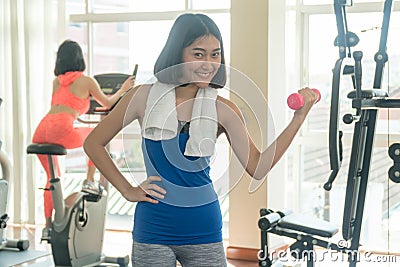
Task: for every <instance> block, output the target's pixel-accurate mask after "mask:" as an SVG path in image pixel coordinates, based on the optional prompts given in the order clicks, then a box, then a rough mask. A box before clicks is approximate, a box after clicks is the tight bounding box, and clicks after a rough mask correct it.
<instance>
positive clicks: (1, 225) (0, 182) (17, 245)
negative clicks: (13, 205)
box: [0, 98, 29, 251]
mask: <svg viewBox="0 0 400 267" xmlns="http://www.w3.org/2000/svg"><path fill="white" fill-rule="evenodd" d="M2 102H3V100H2V99H1V98H0V105H1V103H2ZM1 146H2V143H1V141H0V165H1V170H2V174H3V175H2V177H1V179H0V250H2V249H5V248H12V249H18V250H20V251H24V250H27V249H28V248H29V240H11V239H7V238H6V237H5V233H4V229H5V228H6V227H7V221H8V219H9V217H8V214H7V201H8V183H9V181H10V177H11V163H10V160H9V159H8V157H7V155H6V153H5V152H4V151H3V150H1Z"/></svg>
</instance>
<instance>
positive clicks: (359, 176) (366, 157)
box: [258, 0, 400, 267]
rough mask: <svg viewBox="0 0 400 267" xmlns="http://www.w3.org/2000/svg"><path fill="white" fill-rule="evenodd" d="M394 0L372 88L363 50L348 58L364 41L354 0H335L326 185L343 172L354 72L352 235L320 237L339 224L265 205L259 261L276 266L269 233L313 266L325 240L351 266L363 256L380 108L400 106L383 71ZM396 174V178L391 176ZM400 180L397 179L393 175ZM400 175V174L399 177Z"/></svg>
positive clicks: (348, 222) (387, 6)
mask: <svg viewBox="0 0 400 267" xmlns="http://www.w3.org/2000/svg"><path fill="white" fill-rule="evenodd" d="M392 2H393V1H392V0H386V1H385V3H384V10H383V13H384V14H383V22H382V29H381V37H380V43H379V50H378V52H377V53H376V54H375V56H374V60H375V62H376V68H375V76H374V84H373V88H372V89H368V90H366V89H362V86H361V80H362V79H361V78H362V66H361V59H362V56H363V54H362V52H361V51H355V52H354V53H353V58H354V66H353V65H345V66H344V67H343V68H342V63H343V61H344V59H345V58H346V57H351V51H350V48H351V47H353V46H355V45H356V44H357V43H358V40H359V39H358V37H357V36H356V35H355V34H354V33H352V32H349V31H348V30H347V21H346V11H345V8H346V6H348V5H352V1H346V0H334V10H335V16H336V22H337V27H338V36H337V38H336V39H335V45H337V46H338V47H339V59H338V60H337V62H336V64H335V67H334V69H333V80H332V98H331V110H330V123H329V155H330V163H331V170H332V173H331V175H330V177H329V179H328V181H327V182H326V183H325V185H324V189H325V190H327V191H329V190H330V189H331V187H332V183H333V181H334V180H335V178H336V175H337V174H338V172H339V169H340V165H341V161H342V142H341V137H342V135H343V134H342V132H341V131H338V116H339V89H340V88H339V87H340V86H339V85H340V77H341V74H344V75H351V77H352V81H353V86H354V90H353V91H351V92H350V93H349V94H348V95H347V96H348V98H350V99H352V108H354V109H355V110H356V114H355V115H352V114H346V115H345V116H344V117H343V121H344V122H345V123H346V124H350V123H352V122H355V125H354V132H353V141H352V149H351V156H350V164H349V171H348V179H347V187H346V197H345V206H344V215H343V225H342V236H343V239H344V240H346V243H347V244H346V246H343V244H341V245H339V244H332V243H330V242H327V241H325V240H322V239H320V238H319V237H323V238H329V237H331V236H333V234H334V233H335V232H334V226H333V225H331V224H329V223H328V222H326V221H324V220H320V219H316V218H309V217H306V216H304V215H298V214H287V212H273V211H271V210H268V209H261V210H260V216H261V218H260V219H259V222H258V225H259V228H260V229H261V251H260V254H259V256H260V257H259V266H272V259H270V255H269V254H268V253H269V251H268V233H273V234H276V235H280V236H287V237H290V238H293V239H296V240H297V241H296V242H295V243H294V244H292V245H291V246H290V251H291V252H296V253H293V254H292V256H298V257H297V258H301V257H302V256H303V255H306V257H307V266H308V267H311V266H314V258H313V254H312V253H305V254H304V253H303V252H307V251H308V252H312V251H313V248H314V246H319V247H323V248H327V249H330V250H334V251H337V252H342V253H346V254H347V255H348V262H349V266H350V267H354V266H356V264H357V261H359V251H358V249H359V246H360V234H361V226H362V218H363V212H364V205H365V197H366V190H367V184H368V177H369V169H370V165H371V155H372V148H373V141H374V135H375V126H376V119H377V113H378V110H379V109H380V108H386V109H387V108H389V109H390V108H400V99H390V98H388V95H387V92H385V91H383V90H382V89H381V84H382V74H383V71H384V66H385V63H386V62H387V61H388V55H387V53H386V43H387V35H388V29H389V21H390V14H391V12H392ZM391 179H392V178H391ZM392 180H394V179H392ZM394 181H395V180H394Z"/></svg>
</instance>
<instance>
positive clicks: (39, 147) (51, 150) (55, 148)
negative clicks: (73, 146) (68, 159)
mask: <svg viewBox="0 0 400 267" xmlns="http://www.w3.org/2000/svg"><path fill="white" fill-rule="evenodd" d="M26 152H27V153H28V154H42V155H67V150H66V149H65V147H63V146H60V145H56V144H30V145H29V146H28V148H27V149H26Z"/></svg>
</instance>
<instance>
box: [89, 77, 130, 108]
mask: <svg viewBox="0 0 400 267" xmlns="http://www.w3.org/2000/svg"><path fill="white" fill-rule="evenodd" d="M88 78H89V79H88V83H89V86H88V88H89V94H90V95H91V96H93V98H94V99H95V100H96V101H97V102H98V103H99V104H100V105H101V106H103V107H106V108H111V107H112V106H113V105H114V104H115V103H116V102H117V101H118V99H119V98H120V97H121V96H122V95H123V94H124V93H126V92H127V91H128V90H129V89H131V88H132V87H133V86H134V84H135V77H134V76H130V77H128V78H127V79H126V80H125V82H124V83H123V84H122V86H121V88H120V89H119V90H118V91H117V92H115V94H113V95H106V94H104V93H103V91H102V90H101V88H100V86H99V84H98V83H97V81H96V80H95V79H93V78H91V77H88Z"/></svg>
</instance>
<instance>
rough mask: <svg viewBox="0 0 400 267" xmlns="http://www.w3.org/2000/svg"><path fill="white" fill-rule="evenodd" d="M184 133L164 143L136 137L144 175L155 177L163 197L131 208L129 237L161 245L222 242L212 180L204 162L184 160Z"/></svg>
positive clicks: (207, 161)
mask: <svg viewBox="0 0 400 267" xmlns="http://www.w3.org/2000/svg"><path fill="white" fill-rule="evenodd" d="M188 137H189V134H188V133H187V132H185V133H180V134H178V135H177V136H176V137H175V138H173V139H170V140H162V141H153V140H150V139H145V138H143V139H142V150H143V156H144V163H145V166H146V172H147V176H160V177H161V178H162V181H161V182H157V184H158V185H160V186H161V187H163V188H164V189H165V190H166V191H167V194H166V195H165V198H164V199H159V203H158V204H152V203H148V202H139V203H137V205H136V210H135V216H134V227H133V239H134V240H135V241H136V242H139V243H148V244H163V245H189V244H193V245H194V244H205V243H214V242H221V241H222V216H221V210H220V206H219V202H218V196H217V194H216V193H215V190H214V187H213V185H212V181H211V179H210V175H209V172H210V166H209V163H210V158H209V157H189V156H184V154H183V153H184V150H185V146H186V142H187V140H188Z"/></svg>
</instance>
